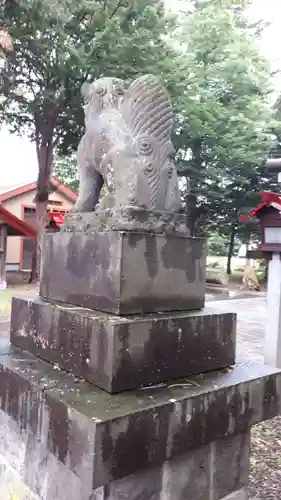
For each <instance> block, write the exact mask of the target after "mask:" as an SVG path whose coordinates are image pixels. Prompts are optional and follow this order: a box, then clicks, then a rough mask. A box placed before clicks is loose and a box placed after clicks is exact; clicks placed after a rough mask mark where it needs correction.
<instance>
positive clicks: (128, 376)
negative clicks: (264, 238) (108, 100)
mask: <svg viewBox="0 0 281 500" xmlns="http://www.w3.org/2000/svg"><path fill="white" fill-rule="evenodd" d="M123 215H124V214H123ZM127 216H128V217H129V216H131V215H130V213H127V212H125V215H124V217H125V219H126V217H127ZM95 217H96V216H94V215H91V214H84V215H75V216H74V215H73V216H70V217H69V218H68V219H67V221H66V224H65V228H64V231H63V232H61V233H58V234H47V235H45V239H44V248H43V258H42V277H41V284H40V295H41V298H35V299H34V298H33V299H32V298H30V299H28V298H26V297H25V298H14V299H13V302H12V318H11V342H12V344H13V345H12V346H10V345H8V344H7V345H3V343H2V345H0V349H1V352H2V354H1V352H0V401H1V412H0V493H2V496H3V498H9V495H11V494H17V495H18V497H19V499H20V500H27V499H29V500H30V499H32V500H39V499H42V500H43V499H44V500H54V499H56V500H77V499H78V498H79V500H123V499H124V500H125V499H126V500H127V499H128V500H140V499H144V500H191V499H192V500H193V499H194V500H195V499H196V500H210V499H212V500H247V484H248V464H249V432H250V427H251V426H252V425H253V424H255V423H258V422H260V421H262V420H265V419H268V418H272V417H274V416H275V415H277V414H279V413H280V412H281V403H280V401H281V397H280V395H281V372H280V371H278V370H276V369H271V368H268V367H264V366H258V365H256V364H251V363H243V362H241V363H237V364H236V365H235V341H236V317H235V315H234V314H232V313H217V312H216V310H215V309H214V307H213V306H211V305H210V306H208V307H206V308H204V287H205V260H206V251H205V242H204V240H202V239H200V238H191V237H189V236H188V235H187V234H185V232H184V231H183V227H182V219H181V217H180V216H178V218H177V217H175V218H174V219H173V221H172V222H173V223H172V222H171V221H170V225H169V227H168V229H167V228H166V229H165V224H166V222H165V224H163V221H166V220H167V218H165V217H164V216H161V217H160V215H159V214H156V215H155V217H156V219H157V220H158V222H159V224H158V225H157V224H154V226H153V227H154V230H152V231H151V232H147V227H146V225H147V224H148V222H147V220H146V219H145V221H144V222H143V221H142V217H143V214H142V212H141V211H140V212H139V213H138V217H137V218H136V219H133V220H131V219H130V220H131V223H132V224H131V226H130V230H125V229H124V228H123V227H122V230H121V229H120V228H119V227H118V220H119V219H118V218H117V219H115V218H114V214H113V215H112V214H109V215H107V219H106V220H107V222H108V217H109V219H110V220H111V226H110V227H108V226H106V224H105V222H104V221H103V220H98V219H95ZM123 223H124V224H125V223H127V222H126V220H125V222H124V220H123V219H122V224H123ZM99 224H100V225H99ZM104 224H105V226H104ZM116 224H117V226H116ZM164 229H165V230H166V233H165V234H163V231H164ZM15 346H16V347H15ZM98 387H99V388H98ZM2 484H3V486H1V485H2ZM1 487H2V491H1ZM0 496H1V495H0ZM2 496H1V498H2Z"/></svg>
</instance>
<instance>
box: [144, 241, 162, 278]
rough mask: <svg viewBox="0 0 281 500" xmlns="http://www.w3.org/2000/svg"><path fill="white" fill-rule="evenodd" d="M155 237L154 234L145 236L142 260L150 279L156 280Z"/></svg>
mask: <svg viewBox="0 0 281 500" xmlns="http://www.w3.org/2000/svg"><path fill="white" fill-rule="evenodd" d="M158 252H159V250H158V248H157V237H156V235H154V234H150V235H146V236H145V251H144V258H145V261H146V266H147V273H148V276H149V277H150V278H151V279H154V278H156V276H157V274H158V273H159V262H158V258H159V257H158Z"/></svg>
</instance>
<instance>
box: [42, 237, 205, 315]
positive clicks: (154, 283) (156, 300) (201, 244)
mask: <svg viewBox="0 0 281 500" xmlns="http://www.w3.org/2000/svg"><path fill="white" fill-rule="evenodd" d="M205 263H206V242H205V239H203V238H192V237H189V236H184V235H177V234H169V235H164V234H154V233H137V232H132V231H127V232H126V231H104V232H98V231H94V230H93V231H92V232H90V233H86V232H79V231H77V232H76V231H72V232H68V231H66V232H62V233H57V234H45V235H44V242H43V255H42V267H41V283H40V295H41V297H43V298H45V299H49V300H57V301H60V302H66V303H70V304H75V305H78V306H82V307H87V308H90V309H96V310H100V311H104V312H109V313H113V314H119V315H128V314H143V313H152V312H159V311H174V310H175V311H179V310H185V311H186V310H196V309H202V308H203V307H204V303H205Z"/></svg>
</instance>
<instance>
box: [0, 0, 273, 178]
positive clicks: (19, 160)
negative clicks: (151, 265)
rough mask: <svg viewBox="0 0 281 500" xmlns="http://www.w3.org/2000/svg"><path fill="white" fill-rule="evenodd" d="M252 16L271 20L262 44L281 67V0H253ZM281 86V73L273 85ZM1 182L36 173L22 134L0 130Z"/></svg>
mask: <svg viewBox="0 0 281 500" xmlns="http://www.w3.org/2000/svg"><path fill="white" fill-rule="evenodd" d="M249 15H250V18H251V19H253V20H259V19H263V20H264V21H268V22H269V23H270V27H269V28H267V29H266V30H265V32H264V34H263V37H262V40H261V48H262V51H263V53H264V54H265V56H266V57H267V58H268V59H269V60H270V61H271V65H272V69H274V70H275V69H280V70H281V27H280V19H281V0H253V2H252V6H251V8H250V12H249ZM279 85H280V89H281V77H277V78H276V87H279ZM0 152H1V156H0V158H1V160H0V162H1V163H0V186H3V185H8V184H18V183H24V182H27V183H28V182H30V181H34V180H35V179H36V177H37V160H36V154H35V147H34V145H33V144H31V143H29V142H28V140H26V139H24V138H19V137H17V136H14V135H10V134H9V133H8V131H7V130H5V129H2V130H0Z"/></svg>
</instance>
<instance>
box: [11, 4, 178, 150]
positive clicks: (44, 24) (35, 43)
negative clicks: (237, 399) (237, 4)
mask: <svg viewBox="0 0 281 500" xmlns="http://www.w3.org/2000/svg"><path fill="white" fill-rule="evenodd" d="M7 4H9V5H10V4H11V5H12V7H11V8H10V9H8V10H7V9H6V18H7V20H8V28H9V34H10V35H11V36H12V39H13V43H14V52H13V53H12V55H10V56H9V54H7V57H8V60H9V71H8V72H7V71H6V74H5V75H4V83H5V84H4V88H3V91H4V95H5V98H4V100H3V101H2V104H1V106H2V114H1V116H2V120H3V121H6V122H8V123H9V124H10V126H11V129H12V130H13V131H17V132H23V131H24V132H25V131H27V132H28V133H29V134H30V135H31V136H32V137H33V138H34V139H36V126H37V125H38V126H39V132H40V133H42V130H43V127H45V128H46V125H47V124H48V125H49V126H50V127H51V128H52V135H53V144H55V145H56V146H59V147H61V149H62V150H63V151H64V152H66V151H69V150H70V151H72V150H73V149H75V148H76V146H77V142H78V140H79V138H80V136H81V131H82V127H83V110H82V108H81V97H80V87H81V85H82V83H83V82H84V81H85V80H87V79H96V78H99V77H101V76H103V75H105V74H106V75H107V76H112V75H114V76H116V77H121V78H124V77H125V78H126V79H130V78H132V77H135V76H136V75H138V74H139V73H145V72H152V71H153V72H156V73H163V72H165V59H166V55H167V54H168V53H169V50H168V48H167V46H166V43H165V42H164V41H163V36H164V35H165V33H166V32H167V30H168V27H169V25H170V20H169V19H168V18H167V17H165V15H164V9H163V6H162V5H161V3H159V2H154V1H153V0H135V1H119V0H107V1H93V2H89V1H88V0H64V1H63V2H55V1H53V2H52V1H51V0H47V1H46V0H35V1H20V0H18V1H14V2H7ZM37 129H38V127H37Z"/></svg>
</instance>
